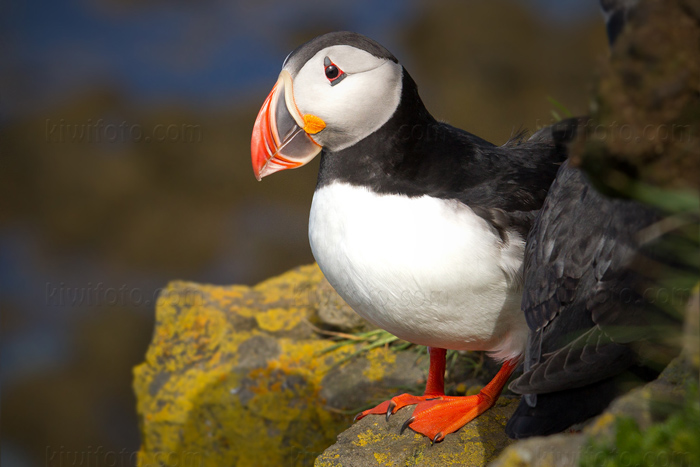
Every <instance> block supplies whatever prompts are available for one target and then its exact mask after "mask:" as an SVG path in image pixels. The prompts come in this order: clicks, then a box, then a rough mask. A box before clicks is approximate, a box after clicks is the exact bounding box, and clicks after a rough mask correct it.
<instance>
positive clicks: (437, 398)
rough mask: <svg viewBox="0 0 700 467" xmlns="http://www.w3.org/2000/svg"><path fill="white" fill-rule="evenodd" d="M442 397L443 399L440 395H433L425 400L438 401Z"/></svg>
mask: <svg viewBox="0 0 700 467" xmlns="http://www.w3.org/2000/svg"><path fill="white" fill-rule="evenodd" d="M440 399H442V397H440V396H438V397H431V398H430V399H426V400H425V401H426V402H427V401H437V400H440Z"/></svg>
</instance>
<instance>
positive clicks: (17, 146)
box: [0, 0, 607, 467]
mask: <svg viewBox="0 0 700 467" xmlns="http://www.w3.org/2000/svg"><path fill="white" fill-rule="evenodd" d="M342 29H346V30H354V31H357V32H360V33H363V34H366V35H368V36H370V37H372V38H374V39H376V40H378V41H379V42H381V43H382V44H383V45H385V46H386V47H387V48H388V49H389V50H391V51H392V52H393V53H394V54H395V55H396V56H397V57H398V58H399V60H400V61H401V62H402V64H403V65H404V66H405V67H406V68H407V69H408V70H409V71H410V73H411V74H412V76H413V77H414V79H415V80H416V81H417V83H418V86H419V89H420V91H421V94H422V96H423V99H424V101H425V103H426V105H427V107H428V109H430V110H431V112H432V113H433V115H434V116H435V117H437V118H439V119H442V120H446V121H448V122H450V123H451V124H453V125H455V126H458V127H461V128H464V129H466V130H468V131H470V132H472V133H475V134H477V135H479V136H481V137H483V138H486V139H488V140H490V141H492V142H494V143H503V142H505V141H506V140H507V139H508V138H509V136H511V135H512V134H513V133H514V132H517V131H518V130H519V129H522V128H527V129H530V130H535V129H537V128H538V127H540V126H542V125H545V124H548V123H549V122H550V121H552V118H553V116H552V110H555V111H557V112H559V113H561V111H560V110H559V109H557V107H556V106H555V105H554V104H553V103H552V101H551V99H553V100H555V101H556V102H559V103H561V104H562V105H564V106H565V107H566V108H568V109H569V110H570V111H571V112H572V113H574V114H585V113H586V112H587V108H588V105H589V103H588V101H587V96H589V95H590V86H591V83H592V82H593V79H594V74H595V69H596V64H597V62H598V61H599V60H602V59H603V58H604V57H605V55H606V54H607V45H606V39H605V33H604V28H603V24H602V20H601V18H600V16H599V13H598V10H597V2H596V1H594V0H590V1H584V2H581V1H574V0H571V1H562V0H531V1H525V0H490V1H487V0H481V1H478V0H471V1H456V0H455V1H428V0H409V1H406V0H390V1H385V2H382V3H378V2H370V1H369V0H358V1H353V2H344V4H342V5H341V4H338V3H337V2H322V1H318V0H297V1H295V2H283V1H280V0H259V1H256V2H238V1H233V0H229V1H219V0H205V1H201V2H196V3H195V2H187V1H172V2H163V1H152V0H151V1H141V2H135V1H124V0H100V1H93V2H88V1H87V0H66V1H64V2H49V1H42V0H25V1H23V2H20V1H18V0H15V1H9V2H3V3H2V5H1V6H0V53H1V54H2V58H1V60H0V71H1V73H0V84H1V86H2V88H1V89H2V91H1V93H0V278H1V280H2V281H1V284H0V307H1V310H2V320H1V321H0V332H1V333H2V338H1V339H0V346H1V347H0V371H1V374H0V376H1V378H0V381H1V385H2V386H1V388H0V394H1V395H2V399H1V402H2V406H1V414H2V446H1V453H2V454H1V455H2V458H1V459H0V461H1V463H2V465H3V466H4V467H10V466H36V465H85V466H87V465H90V466H98V465H132V464H133V462H134V460H135V454H134V453H135V452H136V451H137V449H138V445H139V434H138V420H137V418H136V415H135V407H134V404H135V400H134V397H133V395H132V391H131V378H132V376H131V368H132V367H133V366H134V365H136V364H137V363H139V362H140V361H141V360H142V358H143V354H144V352H145V349H146V347H147V346H148V343H149V340H150V337H151V333H152V329H153V322H154V302H155V297H156V295H157V292H158V290H159V289H160V288H162V287H164V286H165V284H166V283H167V282H168V281H170V280H173V279H185V280H191V281H198V282H209V283H216V284H230V283H244V284H253V283H255V282H257V281H260V280H262V279H264V278H266V277H269V276H272V275H276V274H279V273H282V272H284V271H285V270H287V269H289V268H291V267H293V266H296V265H299V264H304V263H310V262H312V261H313V258H312V256H311V252H310V250H309V247H308V243H307V233H306V228H307V221H308V211H309V205H310V202H311V196H312V193H313V190H314V184H315V178H316V169H317V167H318V161H316V163H315V164H311V165H310V166H309V167H305V168H304V169H301V170H297V171H291V172H285V173H284V174H283V175H275V176H272V177H270V178H267V179H265V181H264V182H263V183H258V182H257V181H256V180H255V178H254V176H253V173H252V169H251V167H250V154H249V144H250V132H251V129H252V126H253V122H254V120H255V116H256V114H257V110H258V108H259V106H260V105H261V103H262V101H263V100H264V98H265V96H266V95H267V93H268V92H269V90H270V89H271V87H272V85H273V84H274V83H275V81H276V78H277V74H278V72H279V69H280V67H281V64H282V61H283V60H284V58H285V56H286V55H287V54H288V53H289V52H290V51H291V50H292V49H293V48H295V47H296V46H298V45H299V44H301V43H302V42H304V41H306V40H308V39H310V38H312V37H313V36H315V35H318V34H321V33H324V32H328V31H332V30H342ZM75 453H79V457H76V454H75ZM106 453H113V454H110V456H111V457H110V456H107V455H106Z"/></svg>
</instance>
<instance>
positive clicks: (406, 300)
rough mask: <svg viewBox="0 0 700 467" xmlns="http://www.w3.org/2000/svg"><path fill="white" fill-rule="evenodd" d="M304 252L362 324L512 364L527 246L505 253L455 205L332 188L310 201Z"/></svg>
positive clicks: (520, 330) (523, 330)
mask: <svg viewBox="0 0 700 467" xmlns="http://www.w3.org/2000/svg"><path fill="white" fill-rule="evenodd" d="M309 241H310V243H311V250H312V252H313V254H314V257H315V258H316V261H317V262H318V264H319V266H320V267H321V270H322V271H323V273H324V274H325V276H326V278H327V279H328V281H329V282H330V283H331V285H332V286H333V287H334V288H335V289H336V290H337V291H338V293H339V294H340V295H341V297H343V299H345V301H346V302H347V303H348V304H349V305H350V306H351V307H352V308H353V309H354V310H355V311H356V312H357V313H359V314H360V315H361V316H363V317H364V318H365V319H367V320H369V321H370V322H372V323H374V324H376V325H377V326H379V327H381V328H383V329H386V330H387V331H389V332H391V333H392V334H394V335H396V336H398V337H400V338H402V339H405V340H407V341H409V342H414V343H416V344H422V345H429V346H433V347H442V348H448V349H458V350H487V351H490V352H492V353H493V356H494V357H495V358H497V359H506V358H513V357H515V356H517V355H519V354H520V353H521V352H522V351H523V349H524V346H525V342H526V340H527V325H526V323H525V318H524V316H523V314H522V312H521V311H520V297H521V290H520V287H519V283H520V274H521V268H522V258H523V251H524V241H523V240H522V238H520V236H518V235H517V234H512V235H510V238H509V241H508V243H507V244H506V245H504V244H503V243H502V242H501V241H500V238H499V237H498V235H497V234H496V233H495V232H494V231H493V230H492V228H491V227H490V226H489V225H488V224H487V223H486V221H484V220H483V219H481V218H480V217H478V216H477V215H476V214H474V212H473V211H472V210H471V209H470V208H468V207H467V206H465V205H463V204H462V203H460V202H457V201H451V200H440V199H436V198H431V197H428V196H422V197H417V198H408V197H406V196H401V195H378V194H376V193H373V192H371V191H369V190H368V189H366V188H362V187H356V186H352V185H348V184H344V183H332V184H330V185H327V186H325V187H323V188H321V189H319V190H317V192H316V193H315V194H314V199H313V203H312V205H311V216H310V219H309Z"/></svg>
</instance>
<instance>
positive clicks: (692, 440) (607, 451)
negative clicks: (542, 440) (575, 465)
mask: <svg viewBox="0 0 700 467" xmlns="http://www.w3.org/2000/svg"><path fill="white" fill-rule="evenodd" d="M615 430H616V434H615V438H614V439H610V440H606V441H603V442H601V441H598V442H589V444H588V446H586V447H584V449H583V450H582V456H581V461H580V465H581V466H582V467H599V466H603V467H614V466H624V465H629V466H644V467H646V466H649V467H651V466H659V465H663V466H668V467H685V466H687V467H691V466H697V465H700V400H699V399H698V388H697V386H694V387H693V388H691V389H690V390H689V391H688V393H687V396H686V400H685V403H684V404H682V405H680V406H676V408H675V410H673V412H672V413H671V414H670V416H668V418H666V420H665V421H663V422H661V423H657V424H654V425H652V426H651V427H649V428H648V429H645V430H642V429H641V428H640V427H639V425H638V424H637V422H636V421H635V420H634V419H632V418H629V417H625V418H620V419H619V420H617V421H616V423H615Z"/></svg>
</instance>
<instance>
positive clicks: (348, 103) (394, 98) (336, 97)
mask: <svg viewBox="0 0 700 467" xmlns="http://www.w3.org/2000/svg"><path fill="white" fill-rule="evenodd" d="M402 77H403V67H402V66H401V65H399V63H398V61H397V60H396V58H395V57H394V56H393V55H392V54H391V52H389V51H388V50H386V49H385V48H384V47H382V46H381V45H379V44H378V43H377V42H375V41H373V40H372V39H369V38H367V37H365V36H362V35H360V34H357V33H353V32H333V33H329V34H324V35H322V36H319V37H316V38H315V39H312V40H311V41H309V42H307V43H305V44H303V45H301V46H300V47H298V48H297V49H296V50H294V51H293V52H292V53H290V54H289V55H288V56H287V58H286V59H285V61H284V64H283V65H282V71H281V72H280V74H279V77H278V79H277V83H276V84H275V86H274V87H273V88H272V92H270V94H269V95H268V96H267V99H265V102H264V103H263V106H262V108H261V109H260V112H259V113H258V117H257V118H256V120H255V126H254V127H253V136H252V140H251V154H252V161H253V171H254V172H255V177H256V178H257V179H258V180H261V179H262V178H263V177H265V176H267V175H270V174H272V173H275V172H278V171H280V170H284V169H293V168H296V167H301V166H302V165H304V164H306V163H308V162H309V161H311V160H312V159H313V158H314V157H315V156H316V155H317V154H319V153H320V152H321V150H322V149H323V148H326V149H328V150H329V151H339V150H341V149H344V148H347V147H350V146H352V145H353V144H355V143H357V142H358V141H360V140H362V139H364V138H365V137H367V136H369V135H370V134H372V133H374V132H375V131H377V130H378V129H379V128H381V126H382V125H384V124H385V123H386V122H387V121H388V120H389V119H390V118H391V116H392V115H393V114H394V111H395V110H396V109H397V107H398V106H399V102H400V100H401V90H402Z"/></svg>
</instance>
